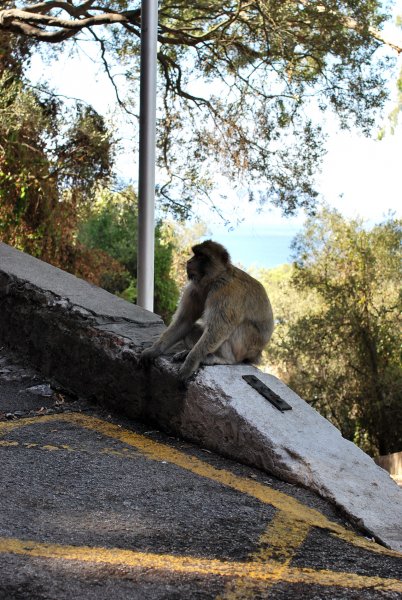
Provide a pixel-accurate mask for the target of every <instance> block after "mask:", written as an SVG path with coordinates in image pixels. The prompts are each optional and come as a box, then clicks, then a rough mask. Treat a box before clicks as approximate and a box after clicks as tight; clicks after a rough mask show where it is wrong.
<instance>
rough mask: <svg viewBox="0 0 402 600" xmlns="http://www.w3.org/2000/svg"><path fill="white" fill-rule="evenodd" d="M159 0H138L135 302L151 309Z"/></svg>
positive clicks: (152, 299) (152, 294)
mask: <svg viewBox="0 0 402 600" xmlns="http://www.w3.org/2000/svg"><path fill="white" fill-rule="evenodd" d="M157 39H158V0H142V1H141V74H140V143H139V172H138V250H137V286H138V290H137V292H138V299H137V304H138V305H139V306H142V307H143V308H146V309H147V310H150V311H153V307H154V255H155V146H156V71H157Z"/></svg>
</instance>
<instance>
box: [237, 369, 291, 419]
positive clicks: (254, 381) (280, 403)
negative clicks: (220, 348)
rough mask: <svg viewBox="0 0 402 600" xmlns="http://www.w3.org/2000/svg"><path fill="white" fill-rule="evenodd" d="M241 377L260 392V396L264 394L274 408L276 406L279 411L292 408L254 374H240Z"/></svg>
mask: <svg viewBox="0 0 402 600" xmlns="http://www.w3.org/2000/svg"><path fill="white" fill-rule="evenodd" d="M242 377H243V379H244V381H246V382H247V383H248V384H249V385H251V387H253V388H254V389H255V390H257V392H258V393H260V394H261V396H264V398H266V399H267V400H268V401H269V402H270V403H271V404H273V405H274V406H275V408H277V409H278V410H280V411H281V412H283V411H285V410H292V407H291V406H290V404H288V403H287V402H285V400H283V399H282V398H281V397H280V396H278V394H275V392H273V391H272V390H270V389H269V387H268V386H266V385H265V383H263V382H262V381H261V379H258V377H256V376H255V375H242Z"/></svg>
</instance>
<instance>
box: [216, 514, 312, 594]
mask: <svg viewBox="0 0 402 600" xmlns="http://www.w3.org/2000/svg"><path fill="white" fill-rule="evenodd" d="M309 531H310V525H309V524H308V523H305V522H304V521H299V520H296V519H294V518H293V517H292V516H290V515H289V514H288V513H285V512H284V511H279V512H277V513H276V515H275V516H274V518H273V519H272V521H271V522H270V524H269V525H268V527H267V528H266V530H265V531H264V533H263V534H262V535H261V536H260V538H259V540H258V543H257V550H256V551H255V552H253V553H252V554H250V556H249V559H250V560H251V561H252V562H258V563H263V564H267V563H276V564H277V565H278V570H277V573H276V575H273V577H272V580H271V581H270V583H269V586H272V585H274V584H275V582H276V581H280V580H282V579H283V578H284V577H285V578H286V575H285V572H286V571H287V570H288V567H289V565H290V562H291V560H292V558H293V557H294V555H295V554H296V552H297V550H298V549H299V548H300V546H301V545H302V543H303V542H304V540H305V539H306V537H307V534H308V532H309ZM280 565H282V568H280ZM264 587H265V589H267V584H266V583H265V584H264ZM255 591H256V584H255V582H254V581H252V580H250V579H241V580H235V581H231V582H229V583H228V584H227V586H226V589H225V592H224V594H223V595H222V596H218V597H217V599H216V600H246V599H247V598H254V597H255Z"/></svg>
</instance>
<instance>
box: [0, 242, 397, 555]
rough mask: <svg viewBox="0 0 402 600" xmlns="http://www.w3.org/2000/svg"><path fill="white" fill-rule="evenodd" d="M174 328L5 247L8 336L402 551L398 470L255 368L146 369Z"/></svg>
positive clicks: (0, 330)
mask: <svg viewBox="0 0 402 600" xmlns="http://www.w3.org/2000/svg"><path fill="white" fill-rule="evenodd" d="M163 327H164V326H163V323H162V321H161V319H160V318H159V317H158V316H157V315H154V314H153V313H149V312H148V311H144V310H143V309H141V308H139V307H137V306H134V305H132V304H129V303H127V302H125V301H124V300H121V299H119V298H116V297H114V296H112V295H111V294H108V292H105V291H104V290H101V289H99V288H96V287H95V286H91V285H89V284H87V283H86V282H84V281H82V280H80V279H77V278H76V277H74V276H72V275H69V274H68V273H65V272H63V271H61V270H60V269H56V268H54V267H52V266H50V265H47V264H45V263H43V262H41V261H39V260H37V259H35V258H32V257H30V256H27V255H26V254H23V253H21V252H18V251H17V250H14V249H12V248H10V247H9V246H6V245H5V244H0V340H1V341H3V342H5V343H7V344H9V345H10V346H11V347H13V348H15V349H18V350H19V351H20V352H23V353H25V354H26V355H29V357H30V360H31V361H32V362H33V363H34V364H35V365H36V366H37V367H39V368H40V369H41V370H42V372H44V373H45V374H46V375H48V376H51V377H54V378H56V379H57V380H58V381H59V382H60V383H62V384H63V385H65V386H66V387H68V388H69V389H71V390H73V391H74V392H75V393H77V394H78V395H82V396H87V397H90V398H94V399H96V400H97V401H98V402H100V403H102V404H104V405H108V406H111V407H113V408H114V409H115V410H119V411H121V412H124V413H125V414H126V415H128V416H129V417H132V418H137V419H152V420H154V421H155V422H157V423H158V424H159V426H160V427H162V428H164V429H165V430H168V431H171V432H174V433H177V434H180V435H182V436H184V437H187V438H189V439H191V440H194V441H196V442H198V443H200V444H202V445H203V446H204V447H207V448H210V449H211V450H215V451H217V452H220V453H222V454H225V455H226V456H229V457H231V458H233V459H235V460H239V461H242V462H246V463H247V464H251V465H253V466H256V467H259V468H262V469H265V470H266V471H268V472H270V473H273V474H274V475H276V476H278V477H279V478H281V479H283V480H284V481H288V482H292V483H297V484H300V485H303V486H305V487H308V488H310V489H312V490H314V491H316V492H318V493H319V494H320V495H321V496H323V497H325V498H327V499H329V500H331V501H332V502H333V503H335V504H336V505H337V506H338V507H339V508H341V509H342V510H343V511H344V512H345V513H346V514H347V515H348V517H349V518H351V519H352V520H353V521H354V522H355V523H357V524H358V525H359V526H360V527H361V528H363V530H365V531H366V532H368V533H369V534H370V535H371V536H373V537H375V538H376V539H377V540H378V541H380V542H382V543H383V544H385V545H386V546H388V547H390V548H393V549H395V550H399V551H402V491H401V490H400V489H399V488H398V486H397V485H396V484H395V483H394V482H393V481H392V479H391V478H390V477H389V475H388V473H386V471H384V470H383V469H381V468H380V467H378V466H377V465H376V464H375V463H374V461H373V460H372V459H371V458H370V457H369V456H367V455H366V454H365V453H364V452H362V451H361V450H360V449H359V448H358V447H357V446H355V445H354V444H352V443H351V442H348V441H347V440H345V439H344V438H343V437H342V436H341V434H340V432H339V431H338V430H337V429H336V428H335V427H334V426H333V425H331V424H330V423H329V422H328V421H327V420H326V419H324V418H323V417H321V416H320V415H319V414H318V413H317V412H316V411H315V410H314V409H313V408H311V407H310V406H309V405H308V404H307V403H306V402H305V401H304V400H302V399H301V398H300V397H299V396H297V394H295V393H294V392H292V390H290V389H289V388H288V387H287V386H286V385H284V384H283V383H282V382H281V381H279V380H278V379H276V378H275V377H273V376H270V375H267V374H264V373H261V372H260V371H258V370H257V369H256V368H254V367H251V366H246V365H239V366H235V367H225V366H215V367H207V368H204V369H202V370H201V371H200V372H199V373H198V375H197V377H196V378H195V379H194V380H193V381H191V382H190V383H189V385H188V387H187V388H186V389H184V388H183V387H182V386H181V385H180V384H179V382H178V381H177V378H176V369H177V367H176V366H175V365H173V364H172V363H171V362H170V361H169V360H167V359H166V358H161V359H158V360H157V361H155V363H154V364H153V365H152V366H151V367H150V368H149V369H147V370H144V368H143V367H142V366H141V365H140V364H139V362H138V357H139V354H140V352H141V350H142V348H143V347H144V346H145V345H147V344H149V343H150V341H151V339H152V338H154V337H156V336H157V335H159V334H160V333H161V331H162V329H163ZM244 374H256V375H258V377H259V378H260V379H262V381H264V383H266V384H267V385H268V387H270V388H271V389H272V390H273V391H274V392H276V393H277V394H278V395H280V396H281V397H282V398H283V399H284V400H286V401H287V402H288V403H289V404H290V405H291V406H292V410H291V411H286V412H284V413H281V412H280V411H278V410H277V409H276V408H274V407H273V406H272V405H271V404H270V403H269V402H267V401H266V400H265V399H264V398H263V397H262V396H260V394H258V393H257V392H256V391H255V390H253V389H252V388H251V387H250V386H248V384H247V383H246V382H245V381H244V380H243V379H242V375H244Z"/></svg>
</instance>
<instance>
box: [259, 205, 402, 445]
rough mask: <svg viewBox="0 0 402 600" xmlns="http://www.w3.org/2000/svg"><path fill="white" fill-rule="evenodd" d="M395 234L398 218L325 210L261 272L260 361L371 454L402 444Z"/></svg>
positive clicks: (400, 301) (399, 231)
mask: <svg viewBox="0 0 402 600" xmlns="http://www.w3.org/2000/svg"><path fill="white" fill-rule="evenodd" d="M401 238H402V228H401V222H400V221H398V220H396V219H393V218H389V219H387V220H386V221H385V222H384V223H382V224H380V225H377V226H376V227H374V228H372V229H371V230H367V229H365V228H364V227H363V225H362V223H361V222H360V221H357V220H355V221H346V220H345V219H343V218H342V217H341V215H340V214H339V213H337V212H335V211H330V210H328V209H324V210H323V211H322V212H321V213H320V215H319V217H318V218H317V219H314V220H313V219H310V220H309V221H308V223H307V224H306V226H305V229H304V231H303V233H302V234H300V236H298V237H297V238H296V241H295V243H294V250H295V254H296V260H295V263H294V265H293V267H292V268H291V269H290V268H289V267H288V268H286V270H285V271H282V272H281V271H274V272H268V273H265V283H266V284H267V287H268V289H269V292H270V294H271V296H272V297H273V304H274V310H275V314H276V331H275V334H274V337H273V340H272V343H271V344H270V346H269V347H268V360H269V361H270V363H273V364H274V365H276V367H277V368H278V369H279V372H280V374H281V375H282V376H284V378H285V379H286V380H287V381H288V383H289V385H290V386H291V387H293V388H294V389H295V390H296V391H297V392H298V393H299V394H300V395H301V396H302V397H304V398H305V399H307V400H308V401H309V402H310V403H311V404H312V405H313V406H314V407H315V408H317V409H318V410H319V411H320V412H321V414H323V415H324V416H325V417H327V418H329V419H330V420H331V421H332V422H333V423H334V424H335V425H336V426H337V427H339V428H340V430H341V432H342V434H343V435H344V436H345V437H347V438H348V439H351V440H353V441H354V442H356V443H357V444H358V445H359V446H361V447H362V448H363V449H364V450H365V451H367V452H369V453H371V454H387V453H389V452H396V451H399V450H400V449H401V447H402V369H401V354H400V314H401V308H402V306H401V305H402V294H401V288H400V282H401ZM278 273H279V275H280V276H279V277H278Z"/></svg>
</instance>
